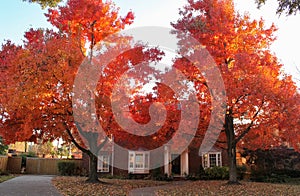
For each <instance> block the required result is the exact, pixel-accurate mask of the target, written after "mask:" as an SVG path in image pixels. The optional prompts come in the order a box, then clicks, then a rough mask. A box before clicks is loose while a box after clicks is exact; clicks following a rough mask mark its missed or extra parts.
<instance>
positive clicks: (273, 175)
mask: <svg viewBox="0 0 300 196" xmlns="http://www.w3.org/2000/svg"><path fill="white" fill-rule="evenodd" d="M299 176H300V171H298V170H288V169H281V170H263V169H257V170H252V171H251V180H252V181H255V182H270V183H285V182H289V181H290V179H291V178H299Z"/></svg>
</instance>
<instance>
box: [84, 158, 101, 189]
mask: <svg viewBox="0 0 300 196" xmlns="http://www.w3.org/2000/svg"><path fill="white" fill-rule="evenodd" d="M88 156H89V160H90V161H89V169H90V171H89V177H88V179H87V182H90V183H98V182H100V180H99V179H98V174H97V162H98V158H97V156H96V155H94V154H93V153H91V152H89V153H88Z"/></svg>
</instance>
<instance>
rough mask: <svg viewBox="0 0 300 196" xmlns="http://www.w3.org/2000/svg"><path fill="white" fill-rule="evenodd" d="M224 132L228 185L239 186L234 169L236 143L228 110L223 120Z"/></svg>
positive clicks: (231, 118) (230, 114) (230, 113)
mask: <svg viewBox="0 0 300 196" xmlns="http://www.w3.org/2000/svg"><path fill="white" fill-rule="evenodd" d="M225 132H226V138H227V154H228V159H229V181H228V184H239V182H238V179H237V168H236V143H235V134H234V126H233V117H232V111H231V110H229V111H228V112H227V114H226V118H225Z"/></svg>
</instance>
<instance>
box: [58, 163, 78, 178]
mask: <svg viewBox="0 0 300 196" xmlns="http://www.w3.org/2000/svg"><path fill="white" fill-rule="evenodd" d="M57 166H58V171H59V173H60V175H63V176H72V175H75V173H76V172H75V169H76V167H75V163H74V162H70V161H61V162H58V163H57Z"/></svg>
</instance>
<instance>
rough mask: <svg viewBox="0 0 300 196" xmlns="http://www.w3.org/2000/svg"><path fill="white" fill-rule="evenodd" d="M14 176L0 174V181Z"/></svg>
mask: <svg viewBox="0 0 300 196" xmlns="http://www.w3.org/2000/svg"><path fill="white" fill-rule="evenodd" d="M14 177H15V176H13V175H3V176H0V183H1V182H4V181H6V180H9V179H12V178H14Z"/></svg>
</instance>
